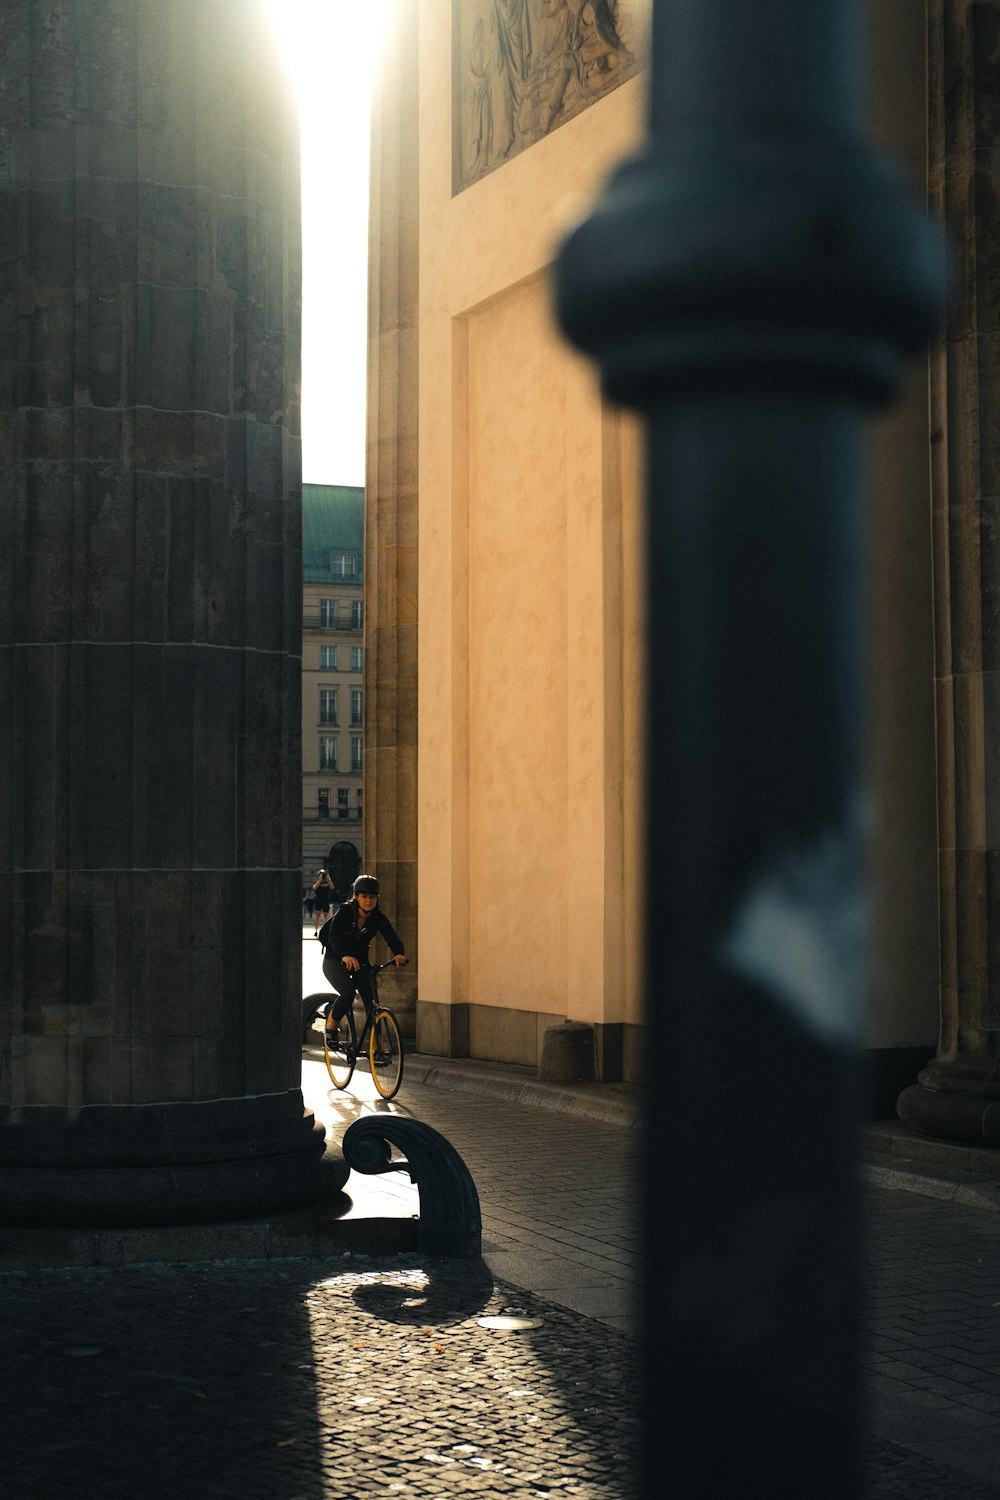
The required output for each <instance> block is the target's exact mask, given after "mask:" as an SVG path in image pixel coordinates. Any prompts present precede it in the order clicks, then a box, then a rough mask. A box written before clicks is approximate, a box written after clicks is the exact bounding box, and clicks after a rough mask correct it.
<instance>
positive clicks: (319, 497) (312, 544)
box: [302, 484, 365, 583]
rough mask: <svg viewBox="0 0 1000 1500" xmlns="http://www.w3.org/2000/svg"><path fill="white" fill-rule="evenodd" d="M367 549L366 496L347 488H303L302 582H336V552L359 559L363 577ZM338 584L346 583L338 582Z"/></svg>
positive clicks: (317, 486) (340, 485) (350, 487)
mask: <svg viewBox="0 0 1000 1500" xmlns="http://www.w3.org/2000/svg"><path fill="white" fill-rule="evenodd" d="M364 545H365V492H364V489H363V488H361V487H360V486H357V487H355V486H354V485H346V484H304V485H303V486H302V579H303V582H305V583H327V582H333V581H334V575H333V571H332V569H331V566H330V558H331V554H332V553H334V552H338V553H340V552H353V553H355V554H356V555H357V559H358V562H357V577H358V578H360V577H361V573H362V565H363V556H364ZM337 581H338V582H343V581H344V580H343V579H340V578H338V580H337Z"/></svg>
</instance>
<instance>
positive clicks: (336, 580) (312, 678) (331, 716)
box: [302, 484, 365, 892]
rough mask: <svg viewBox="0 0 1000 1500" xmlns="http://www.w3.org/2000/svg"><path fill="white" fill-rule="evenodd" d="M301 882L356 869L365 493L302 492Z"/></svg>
mask: <svg viewBox="0 0 1000 1500" xmlns="http://www.w3.org/2000/svg"><path fill="white" fill-rule="evenodd" d="M302 583H303V588H302V627H303V628H302V862H303V869H302V878H303V883H304V884H306V885H311V884H312V881H313V880H314V879H315V872H316V871H317V870H318V869H319V868H320V867H325V868H328V869H329V870H330V873H331V875H332V876H333V880H334V883H335V885H336V887H337V890H338V892H343V891H345V890H346V888H347V886H349V885H350V882H351V881H352V880H353V879H354V876H355V875H356V874H357V873H358V871H359V870H360V868H361V854H362V841H361V828H362V817H363V812H364V802H363V795H364V794H363V786H364V783H363V771H364V607H365V606H364V490H363V489H361V488H354V487H351V486H348V485H332V484H304V485H303V486H302Z"/></svg>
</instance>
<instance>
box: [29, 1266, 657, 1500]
mask: <svg viewBox="0 0 1000 1500" xmlns="http://www.w3.org/2000/svg"><path fill="white" fill-rule="evenodd" d="M331 1272H332V1274H331ZM507 1309H515V1310H516V1312H517V1313H518V1314H525V1315H527V1316H528V1317H529V1318H530V1319H538V1320H540V1323H539V1326H538V1327H534V1328H529V1329H527V1330H522V1331H516V1332H515V1331H502V1330H495V1329H491V1328H484V1327H483V1326H481V1324H480V1322H479V1319H480V1318H481V1317H482V1316H484V1315H487V1316H490V1315H494V1316H495V1315H502V1314H503V1313H504V1310H507ZM0 1319H2V1325H3V1328H4V1356H3V1361H2V1374H0V1412H2V1417H0V1421H2V1424H3V1426H2V1431H3V1438H2V1442H0V1451H2V1455H3V1458H2V1467H3V1478H2V1481H0V1488H2V1493H3V1494H4V1496H5V1497H7V1500H58V1497H61V1496H73V1497H75V1500H79V1497H81V1496H85V1497H90V1496H95V1497H96V1496H100V1497H101V1500H119V1497H120V1500H161V1497H162V1500H167V1497H170V1500H177V1497H185V1500H186V1497H191V1500H215V1497H227V1500H228V1497H237V1496H238V1497H244V1496H248V1497H255V1496H259V1497H262V1500H264V1497H266V1500H278V1497H281V1500H328V1497H334V1496H336V1497H358V1500H360V1497H364V1496H376V1495H377V1496H397V1495H398V1496H402V1497H409V1496H413V1497H421V1496H426V1497H433V1500H442V1497H446V1496H447V1497H450V1496H459V1495H463V1494H466V1493H468V1494H472V1493H475V1494H477V1495H503V1496H508V1497H511V1500H520V1497H525V1500H528V1497H531V1500H536V1497H537V1500H547V1497H557V1496H559V1497H561V1496H580V1497H584V1496H585V1497H588V1500H589V1497H594V1500H601V1497H605V1496H606V1497H609V1500H611V1497H619V1496H627V1495H629V1493H630V1482H629V1477H628V1476H629V1474H630V1473H631V1472H632V1470H633V1452H634V1448H635V1421H634V1399H633V1396H634V1390H633V1377H632V1351H631V1346H630V1344H629V1341H628V1339H627V1338H626V1337H625V1336H624V1335H623V1334H619V1333H617V1332H615V1331H614V1330H612V1329H608V1328H606V1327H604V1326H602V1325H601V1324H598V1323H596V1322H593V1321H592V1320H588V1319H585V1318H581V1317H580V1316H579V1315H577V1314H575V1313H571V1312H568V1311H566V1310H564V1309H561V1308H557V1307H554V1306H552V1305H550V1304H548V1303H545V1302H543V1301H541V1300H540V1299H538V1298H535V1297H534V1296H532V1295H531V1294H530V1293H526V1292H523V1291H515V1290H514V1289H512V1288H510V1287H506V1286H503V1285H499V1284H495V1283H494V1282H493V1279H492V1278H491V1277H490V1276H489V1275H488V1273H485V1271H484V1269H483V1267H482V1266H481V1265H479V1264H478V1263H476V1264H474V1265H470V1264H467V1263H455V1262H433V1261H425V1262H423V1263H422V1264H417V1263H412V1262H406V1263H404V1262H402V1261H401V1260H399V1259H396V1260H394V1261H391V1262H389V1261H384V1262H382V1263H381V1264H380V1265H375V1264H372V1263H364V1262H358V1263H354V1262H353V1261H351V1260H349V1259H346V1260H345V1259H342V1260H341V1261H340V1263H339V1265H338V1266H337V1268H336V1269H335V1270H332V1268H331V1265H330V1264H329V1263H328V1262H327V1263H318V1262H307V1261H270V1262H259V1261H258V1262H245V1263H243V1264H233V1263H226V1264H220V1263H216V1264H213V1265H208V1266H197V1267H195V1266H189V1265H187V1266H186V1265H177V1266H158V1267H152V1266H131V1267H124V1268H118V1269H115V1270H86V1271H71V1272H70V1271H64V1272H48V1273H37V1272H36V1273H27V1274H24V1273H22V1274H10V1275H7V1276H4V1277H0Z"/></svg>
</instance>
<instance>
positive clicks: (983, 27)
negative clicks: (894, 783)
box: [898, 0, 1000, 1145]
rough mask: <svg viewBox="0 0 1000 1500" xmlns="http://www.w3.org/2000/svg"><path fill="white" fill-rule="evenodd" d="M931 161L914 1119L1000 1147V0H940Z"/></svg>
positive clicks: (927, 1127) (908, 1117)
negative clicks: (920, 955) (923, 834)
mask: <svg viewBox="0 0 1000 1500" xmlns="http://www.w3.org/2000/svg"><path fill="white" fill-rule="evenodd" d="M928 19H929V33H928V58H929V86H930V101H929V111H928V118H929V132H928V135H929V171H930V187H931V195H932V199H933V201H934V202H935V204H936V206H937V209H938V212H939V213H940V214H941V216H942V217H943V218H944V220H945V221H946V223H947V226H948V230H949V233H950V236H951V241H952V245H953V247H954V252H955V254H954V268H955V282H954V287H953V293H952V298H951V302H950V306H949V311H948V321H947V329H946V337H945V339H944V341H943V343H942V345H941V347H940V348H939V349H938V350H937V351H936V352H935V355H934V359H933V362H932V368H931V432H932V450H931V451H932V466H931V488H932V520H933V548H934V562H935V662H936V679H937V681H936V688H937V736H938V746H937V760H938V828H939V856H938V878H939V882H940V898H939V899H940V912H941V1028H940V1034H939V1040H938V1050H937V1055H936V1056H935V1057H934V1058H933V1059H932V1061H931V1062H930V1063H929V1065H928V1066H927V1067H926V1068H925V1069H924V1070H923V1072H922V1073H921V1074H920V1076H919V1082H918V1083H916V1084H913V1085H911V1087H910V1088H908V1089H906V1090H904V1092H903V1093H902V1095H901V1096H900V1099H899V1104H898V1109H899V1114H900V1117H901V1118H902V1120H903V1121H904V1122H905V1123H906V1124H908V1125H911V1126H912V1127H913V1128H915V1129H917V1130H920V1131H923V1132H924V1133H926V1134H929V1135H933V1136H940V1137H943V1138H944V1139H951V1140H964V1141H978V1142H981V1143H982V1142H986V1143H988V1144H990V1145H1000V969H998V966H997V957H996V950H997V943H998V940H1000V753H998V747H1000V524H998V522H1000V446H998V443H997V436H998V431H1000V429H998V426H997V411H998V406H1000V279H998V276H997V271H998V268H1000V248H998V243H1000V242H998V239H997V224H998V216H997V204H998V201H1000V114H998V105H1000V78H998V75H997V70H996V63H995V51H996V40H995V39H996V35H997V32H998V29H1000V3H998V0H977V3H972V0H930V3H929V4H928Z"/></svg>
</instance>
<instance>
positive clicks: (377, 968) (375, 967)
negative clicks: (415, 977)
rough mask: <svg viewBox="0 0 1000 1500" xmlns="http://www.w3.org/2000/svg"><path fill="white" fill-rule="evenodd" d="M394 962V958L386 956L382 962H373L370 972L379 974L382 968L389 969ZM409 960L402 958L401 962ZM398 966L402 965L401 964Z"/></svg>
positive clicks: (405, 962) (406, 962) (404, 962)
mask: <svg viewBox="0 0 1000 1500" xmlns="http://www.w3.org/2000/svg"><path fill="white" fill-rule="evenodd" d="M395 962H396V960H395V958H387V959H386V961H385V963H384V964H374V965H373V967H372V973H373V974H381V972H382V970H383V969H391V968H392V967H393V966H394V964H395ZM409 962H410V960H409V959H408V958H404V959H403V964H408V963H409ZM400 967H402V965H401V966H400Z"/></svg>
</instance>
